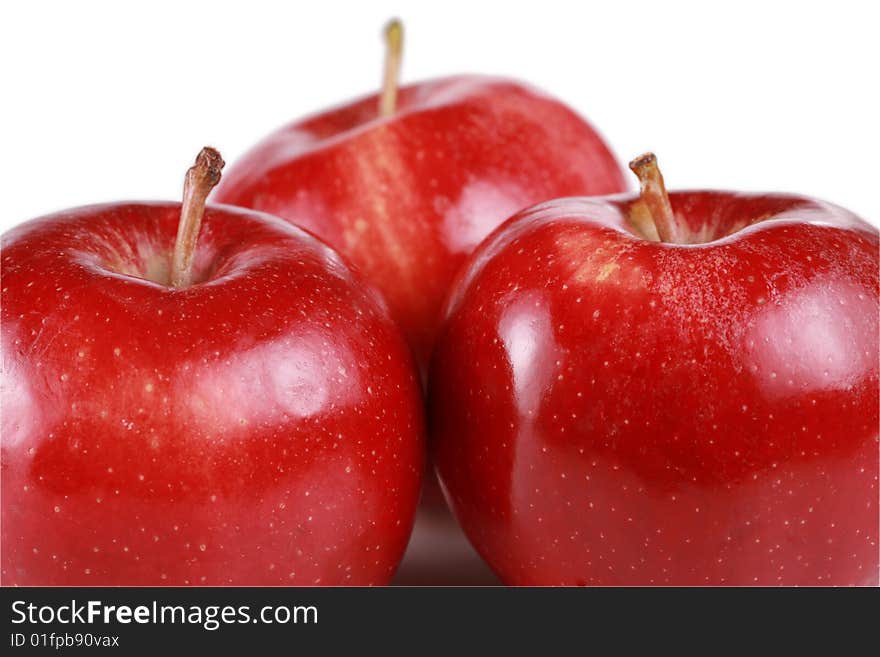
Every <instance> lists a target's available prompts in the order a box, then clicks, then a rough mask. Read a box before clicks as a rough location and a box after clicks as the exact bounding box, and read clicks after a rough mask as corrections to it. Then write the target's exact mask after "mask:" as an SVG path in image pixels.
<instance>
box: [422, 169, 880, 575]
mask: <svg viewBox="0 0 880 657" xmlns="http://www.w3.org/2000/svg"><path fill="white" fill-rule="evenodd" d="M633 167H634V169H635V170H636V171H637V172H638V173H639V175H640V177H641V178H642V181H643V193H642V196H641V197H638V196H616V197H609V198H597V199H584V198H582V199H574V198H573V199H561V200H556V201H551V202H548V203H544V204H542V205H538V206H536V207H533V208H531V209H528V210H525V211H523V212H521V213H520V214H518V215H517V216H516V217H515V218H513V219H511V220H510V222H508V223H507V224H505V225H504V227H503V228H501V229H499V230H498V231H497V232H495V233H494V234H493V235H492V236H491V237H490V238H489V239H488V240H487V241H486V242H485V243H484V244H483V245H482V246H481V247H480V249H479V250H478V251H477V252H476V253H475V254H474V256H473V258H472V260H471V261H470V262H469V264H468V265H467V267H466V269H464V270H463V271H462V273H461V275H460V276H459V278H458V279H457V282H456V284H455V285H454V287H453V289H452V292H451V294H450V297H449V300H448V304H447V308H446V317H447V323H446V324H445V328H444V329H443V331H442V334H441V336H440V338H439V340H438V344H437V348H436V351H435V354H434V360H433V363H432V370H431V379H430V387H429V394H430V418H431V430H432V439H433V441H434V443H433V445H434V458H435V459H436V464H437V468H438V471H439V473H440V476H441V480H442V482H443V484H444V486H445V489H446V491H447V494H448V500H449V501H450V503H451V506H452V507H453V509H454V512H455V513H456V515H457V516H458V519H459V521H460V522H461V524H462V526H463V527H464V529H465V531H466V533H467V534H468V536H469V537H470V539H471V541H472V542H473V544H474V545H475V547H476V548H477V550H478V551H479V552H480V553H481V554H482V556H483V557H484V558H485V559H486V560H487V561H488V563H489V564H490V565H491V567H492V568H493V569H494V570H495V571H496V572H497V573H498V574H499V576H500V577H501V578H502V579H503V580H504V581H505V582H506V583H509V584H523V585H534V584H549V585H553V584H565V585H577V584H586V585H590V584H598V585H629V584H634V585H636V584H637V585H652V584H654V585H664V584H672V585H702V584H712V585H752V584H756V585H774V584H785V585H788V584H805V585H844V584H855V585H861V584H877V582H878V544H877V540H878V483H877V477H878V234H877V231H876V230H875V229H874V228H872V227H870V226H869V225H868V224H866V223H865V222H863V221H862V220H860V219H859V218H857V217H856V216H854V215H853V214H852V213H850V212H848V211H846V210H844V209H843V208H840V207H837V206H834V205H831V204H828V203H824V202H821V201H816V200H811V199H808V198H802V197H798V196H787V195H778V194H736V193H728V192H717V191H706V192H677V193H672V194H670V195H669V196H668V197H667V196H666V193H665V190H664V187H663V184H662V177H661V176H660V175H659V171H658V170H657V169H656V163H655V161H654V159H653V158H652V157H644V158H641V159H639V160H637V161H635V162H634V163H633ZM659 238H662V240H661V239H659Z"/></svg>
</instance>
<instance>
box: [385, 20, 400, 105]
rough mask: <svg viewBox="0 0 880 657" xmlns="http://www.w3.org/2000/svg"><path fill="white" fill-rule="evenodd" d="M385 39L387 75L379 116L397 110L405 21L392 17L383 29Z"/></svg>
mask: <svg viewBox="0 0 880 657" xmlns="http://www.w3.org/2000/svg"><path fill="white" fill-rule="evenodd" d="M383 37H384V39H385V75H384V77H383V79H382V93H381V94H380V95H379V116H383V117H385V116H391V115H392V114H394V112H395V111H396V110H397V87H398V85H399V83H400V64H401V61H402V59H403V23H401V22H400V20H399V19H397V18H392V19H391V20H390V21H388V24H387V25H385V29H384V30H383Z"/></svg>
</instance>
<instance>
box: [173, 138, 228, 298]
mask: <svg viewBox="0 0 880 657" xmlns="http://www.w3.org/2000/svg"><path fill="white" fill-rule="evenodd" d="M224 164H225V162H223V158H222V157H220V153H219V152H218V151H216V150H215V149H213V148H211V147H210V146H205V148H203V149H202V150H201V151H200V152H199V154H198V157H196V163H195V164H194V165H193V166H192V167H190V168H189V170H188V171H187V172H186V178H185V179H184V183H183V203H181V207H180V223H179V224H178V225H177V240H176V241H175V243H174V255H173V257H172V261H171V285H172V286H174V287H187V286H189V285H191V284H192V269H193V262H194V261H195V254H196V242H197V241H198V238H199V229H200V228H201V226H202V217H204V216H205V201H206V200H207V198H208V194H209V193H210V192H211V190H212V189H214V187H215V186H216V185H217V183H218V182H220V171H221V170H222V169H223V165H224Z"/></svg>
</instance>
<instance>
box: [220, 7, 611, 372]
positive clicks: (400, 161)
mask: <svg viewBox="0 0 880 657" xmlns="http://www.w3.org/2000/svg"><path fill="white" fill-rule="evenodd" d="M391 28H392V29H391V30H390V33H389V53H390V55H391V56H389V58H388V67H387V71H386V81H385V85H384V88H383V93H382V94H381V96H379V95H372V96H369V97H366V98H363V99H360V100H357V101H354V102H351V103H348V104H346V105H343V106H341V107H339V108H336V109H333V110H330V111H327V112H324V113H321V114H318V115H316V116H312V117H309V118H306V119H303V120H299V121H296V122H294V123H291V124H290V125H287V126H285V127H283V128H281V129H280V130H278V131H277V132H275V133H273V134H271V135H270V136H269V137H267V138H266V139H265V140H263V141H262V142H261V143H260V144H258V145H257V146H256V147H255V148H254V149H253V150H251V151H250V152H249V153H248V154H247V155H245V156H244V157H243V158H242V159H241V160H240V161H239V162H238V163H237V164H236V165H235V166H234V167H233V168H232V170H231V171H230V172H229V173H228V174H227V175H226V176H225V177H224V180H223V182H222V183H221V184H220V186H219V187H218V188H217V190H216V192H215V194H214V199H215V200H217V201H220V202H223V203H230V204H233V205H239V206H242V207H249V208H255V209H257V210H263V211H266V212H270V213H272V214H276V215H278V216H280V217H282V218H284V219H287V220H288V221H291V222H294V223H296V224H297V225H299V226H303V227H305V228H307V229H308V230H310V231H312V232H313V233H315V234H316V235H318V236H319V237H321V238H322V239H324V240H325V241H326V242H327V243H328V244H330V245H331V246H333V247H334V248H336V249H337V250H338V251H339V252H340V253H342V255H343V256H345V257H346V258H347V259H348V260H349V261H350V262H351V263H353V264H354V265H355V267H356V268H357V269H359V270H360V271H361V272H362V273H363V274H364V275H365V276H366V277H367V278H368V279H369V280H370V281H372V282H373V283H374V284H376V285H377V286H378V287H379V289H380V290H381V291H382V292H383V294H384V296H385V298H386V299H387V300H388V303H389V305H390V307H391V311H392V314H393V315H394V317H395V318H396V319H397V320H398V323H399V324H400V326H401V327H402V328H403V330H404V333H405V334H406V336H407V337H408V339H409V342H410V344H411V346H412V347H413V350H414V352H415V353H416V355H417V358H418V360H419V362H420V363H421V364H422V366H423V369H424V366H425V365H426V364H427V361H428V359H429V356H430V352H431V348H432V345H433V342H434V336H435V334H436V325H437V322H438V319H439V313H440V306H441V303H442V299H443V295H444V293H445V292H446V288H447V287H448V285H449V282H450V281H451V280H452V277H453V275H454V273H455V271H456V269H457V268H458V267H459V266H460V265H461V263H462V262H463V261H464V259H465V257H466V256H467V255H468V254H469V253H470V252H471V251H472V250H473V248H474V247H475V246H476V245H477V244H479V242H480V241H481V240H482V239H483V238H484V237H485V236H486V235H488V234H489V232H490V231H491V230H492V229H494V228H495V227H496V226H497V225H498V224H500V223H501V222H502V221H503V220H504V219H506V218H507V217H509V216H510V215H511V214H512V213H513V212H515V211H516V210H519V209H521V208H523V207H526V206H528V205H531V204H533V203H537V202H539V201H543V200H546V199H548V198H553V197H556V196H561V195H574V194H584V195H590V194H610V193H614V192H620V191H623V190H624V189H625V183H624V179H623V175H622V173H621V170H620V167H619V165H618V164H617V162H616V160H615V159H614V157H613V156H612V154H611V153H610V152H609V150H608V148H607V146H606V145H605V143H604V142H603V141H602V139H601V138H600V137H599V135H598V134H597V133H596V132H595V131H594V130H593V128H592V127H590V126H589V125H588V124H587V123H586V122H585V121H584V120H583V119H581V118H580V117H579V116H577V115H576V114H575V113H574V112H573V111H572V110H571V109H569V108H568V107H566V106H565V105H563V104H562V103H560V102H558V101H557V100H554V99H553V98H550V97H548V96H546V95H544V94H542V93H540V92H538V91H536V90H534V89H532V88H530V87H527V86H525V85H522V84H520V83H517V82H513V81H511V80H505V79H500V78H490V77H479V76H458V77H451V78H446V79H441V80H432V81H428V82H422V83H420V84H415V85H412V86H407V87H403V88H401V89H400V90H399V92H398V89H397V86H396V79H397V69H398V67H399V55H400V37H401V34H400V31H399V29H400V26H399V24H396V23H392V24H391Z"/></svg>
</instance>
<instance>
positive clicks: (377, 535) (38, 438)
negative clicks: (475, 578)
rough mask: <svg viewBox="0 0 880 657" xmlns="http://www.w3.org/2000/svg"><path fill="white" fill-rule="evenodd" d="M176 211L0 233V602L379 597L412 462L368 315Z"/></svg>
mask: <svg viewBox="0 0 880 657" xmlns="http://www.w3.org/2000/svg"><path fill="white" fill-rule="evenodd" d="M179 216H180V204H176V203H175V204H171V203H169V204H161V203H158V204H116V205H105V206H94V207H87V208H82V209H78V210H72V211H69V212H64V213H60V214H57V215H54V216H49V217H46V218H43V219H39V220H35V221H32V222H30V223H27V224H24V225H23V226H21V227H19V228H17V229H14V230H12V231H11V232H10V233H8V234H6V235H5V236H4V238H3V256H2V274H3V282H2V357H3V389H2V407H3V418H2V420H3V424H2V551H3V554H2V580H3V584H4V585H43V584H52V585H160V584H161V585H186V584H193V585H197V584H204V585H289V584H381V583H386V582H387V581H388V580H389V579H390V578H391V576H392V574H393V571H394V569H395V567H396V566H397V564H398V562H399V561H400V558H401V555H402V554H403V551H404V548H405V546H406V543H407V539H408V537H409V532H410V528H411V525H412V522H413V517H414V513H415V508H416V504H417V499H418V494H419V487H420V481H421V476H422V469H423V462H424V444H423V439H424V436H423V417H422V411H421V401H420V397H421V393H420V386H419V382H418V377H417V373H416V370H415V367H414V364H413V362H412V359H411V357H410V355H409V353H408V349H407V346H406V343H405V341H404V339H403V337H402V336H401V335H400V333H399V331H398V330H397V329H396V327H395V326H394V325H393V323H392V320H391V319H390V317H389V315H388V312H387V310H386V308H385V306H384V305H383V302H382V301H381V300H380V299H379V295H378V293H375V292H372V291H370V290H369V289H368V288H366V287H365V286H364V285H363V284H362V283H361V282H360V281H359V280H358V279H357V277H356V276H355V275H353V274H352V273H351V272H350V270H349V269H348V268H347V267H346V266H345V265H344V264H342V262H341V261H340V259H339V257H338V256H337V255H336V254H335V252H333V251H332V250H331V249H330V248H328V247H327V246H325V245H324V244H322V243H320V242H319V241H318V240H316V239H315V238H313V237H311V236H310V235H307V234H305V233H304V232H302V231H300V230H299V229H296V228H294V227H293V226H290V225H288V224H286V223H284V222H282V221H281V220H278V219H274V218H271V217H268V216H265V215H260V214H259V213H255V212H252V211H245V210H238V209H234V208H224V207H210V206H209V208H208V210H207V213H206V215H205V218H204V223H203V225H202V231H201V236H200V238H199V245H198V249H197V252H196V263H195V276H196V280H195V284H194V285H192V286H190V287H186V288H179V289H176V288H173V287H169V286H168V285H167V281H168V275H169V273H168V269H169V257H170V256H169V254H170V251H171V249H172V246H173V244H174V236H175V231H176V228H177V223H178V218H179Z"/></svg>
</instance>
